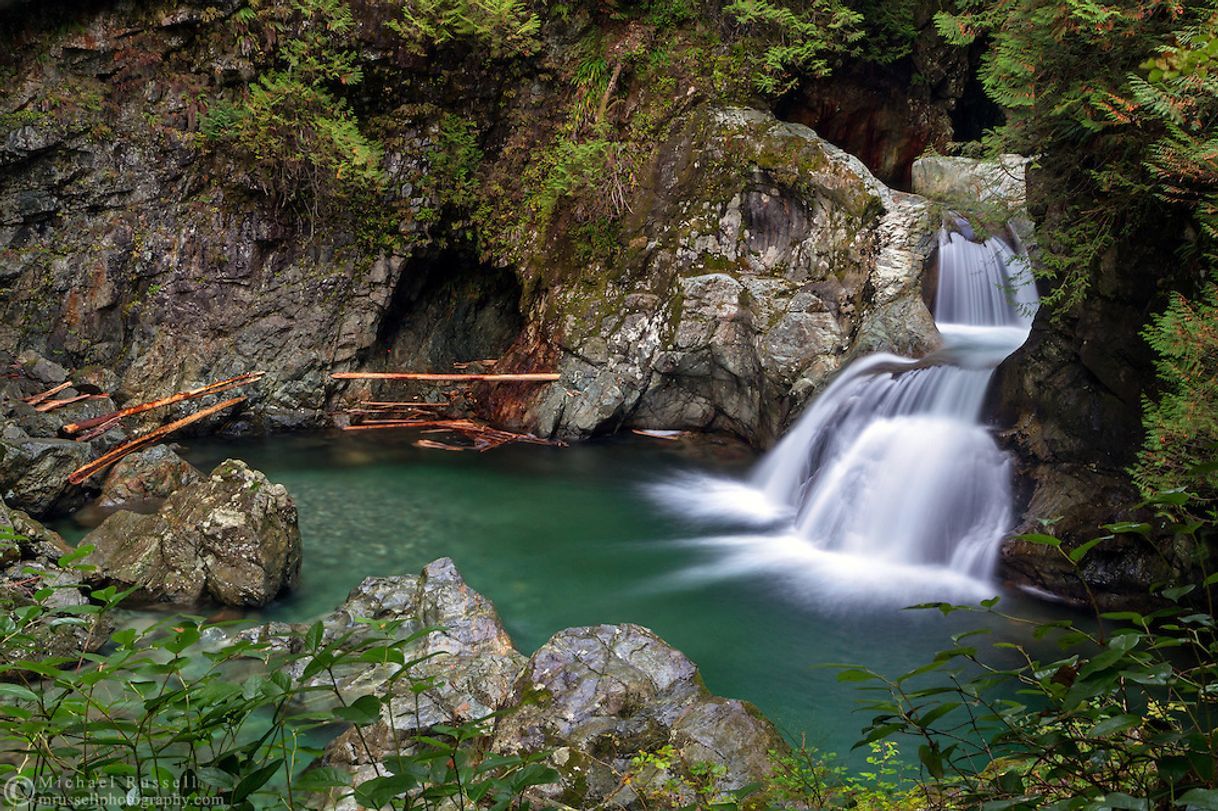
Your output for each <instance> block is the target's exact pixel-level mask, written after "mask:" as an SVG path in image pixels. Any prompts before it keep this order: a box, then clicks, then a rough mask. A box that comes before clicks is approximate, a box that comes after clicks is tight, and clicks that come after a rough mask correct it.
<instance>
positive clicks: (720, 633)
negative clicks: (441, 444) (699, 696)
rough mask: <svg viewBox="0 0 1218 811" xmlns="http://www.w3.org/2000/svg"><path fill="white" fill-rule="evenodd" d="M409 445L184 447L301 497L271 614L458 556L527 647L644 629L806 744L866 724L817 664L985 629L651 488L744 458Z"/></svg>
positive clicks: (891, 668) (894, 660) (834, 743)
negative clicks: (710, 524) (586, 629)
mask: <svg viewBox="0 0 1218 811" xmlns="http://www.w3.org/2000/svg"><path fill="white" fill-rule="evenodd" d="M414 439H415V437H414V436H411V435H409V434H406V433H398V432H391V431H379V432H368V433H365V434H361V435H353V434H350V433H348V434H341V433H331V434H316V435H294V436H274V437H269V438H263V439H240V440H231V441H218V440H206V441H203V440H197V441H192V442H191V443H190V444H189V446H188V447H187V448H186V450H185V454H186V456H187V457H188V458H189V459H190V460H191V461H192V462H194V463H195V464H197V465H199V466H200V467H202V468H204V469H210V467H211V466H212V465H214V464H216V463H217V462H219V461H221V460H222V459H224V458H226V457H229V456H233V457H239V458H242V459H244V460H246V461H247V462H249V464H251V465H252V466H254V467H256V468H258V469H260V470H263V471H264V472H265V473H266V474H267V475H268V476H270V477H271V479H272V480H274V481H278V482H282V483H283V484H284V485H286V486H287V488H288V489H289V491H290V492H291V493H292V495H293V496H294V497H295V499H296V503H297V505H298V508H299V512H300V529H301V533H302V536H303V541H304V568H303V576H302V579H301V583H300V587H299V589H298V590H297V591H296V592H295V593H293V594H292V595H290V596H289V597H287V598H285V599H283V600H281V601H279V602H277V603H275V604H274V605H272V606H270V607H269V608H268V609H266V610H265V611H263V612H262V613H261V614H260V615H259V616H261V617H265V618H275V619H283V620H292V621H299V620H307V619H310V618H313V617H316V616H318V615H320V614H322V613H324V612H326V611H329V610H331V609H332V608H334V607H335V606H336V605H337V604H339V603H340V602H341V601H342V600H343V599H344V597H345V596H346V594H347V592H348V591H349V590H350V589H351V588H352V587H353V586H355V585H356V584H357V583H359V582H360V580H362V579H363V578H365V577H368V576H371V575H391V574H411V573H415V572H417V571H418V570H419V569H420V568H421V567H422V566H423V565H424V564H426V563H427V562H429V561H431V560H433V559H435V558H437V557H441V556H449V557H451V558H453V559H454V560H455V561H456V563H457V565H458V567H459V568H460V569H461V571H462V572H463V573H464V574H465V577H466V579H467V580H468V581H469V583H470V584H471V585H472V586H473V587H474V588H476V589H477V590H479V591H480V592H482V593H483V594H485V595H487V596H488V597H489V598H490V599H491V600H493V601H494V603H495V605H496V606H497V607H498V610H499V613H500V615H501V617H502V618H503V621H504V623H505V625H506V627H507V629H508V630H509V632H510V633H511V635H512V638H513V639H514V640H515V642H516V645H517V647H518V648H520V649H521V650H522V651H524V652H526V653H527V652H531V651H532V650H534V649H535V648H537V647H538V646H539V645H541V644H542V643H543V642H545V640H546V639H547V638H548V637H549V636H550V635H551V634H553V633H554V632H556V631H558V630H560V629H562V628H565V627H568V626H576V625H588V624H596V623H619V622H635V623H639V624H642V625H645V626H647V627H649V628H651V629H653V630H654V631H655V632H656V633H658V634H659V635H660V636H662V637H663V638H664V639H666V640H667V641H668V642H669V643H671V644H672V645H674V646H676V647H677V648H679V649H681V650H682V651H684V652H685V653H686V654H688V655H689V656H690V658H692V659H693V660H694V661H695V662H697V663H698V664H699V666H700V667H701V669H702V673H703V677H704V679H705V681H706V684H707V686H708V687H709V688H710V689H711V690H712V691H714V692H716V693H719V694H721V695H726V696H732V697H738V698H745V699H748V700H750V701H752V702H754V703H756V704H757V705H758V706H759V707H760V708H761V709H762V710H763V711H764V712H765V713H766V714H767V715H768V716H769V717H770V718H771V719H773V720H774V722H775V723H776V724H778V726H779V727H780V728H781V729H782V730H783V731H784V732H785V733H786V734H787V735H788V736H789V737H790V738H791V739H792V740H794V741H798V740H799V739H800V738H801V737H806V739H807V742H808V744H809V745H811V746H815V747H817V748H819V749H821V750H823V751H830V752H838V753H842V754H845V753H847V752H848V751H849V750H850V747H851V746H852V745H853V744H854V742H855V741H856V740H857V739H858V733H859V730H860V729H861V728H862V726H863V725H864V723H865V722H866V716H865V715H863V714H861V713H859V712H857V711H856V706H857V702H858V700H859V699H860V698H861V694H860V693H859V692H858V691H857V689H856V688H855V687H854V686H852V685H850V684H842V683H839V682H838V681H837V680H836V676H835V672H834V671H833V670H832V669H826V668H823V667H818V666H819V665H823V664H826V663H839V662H850V663H859V664H863V665H866V666H869V667H872V668H876V669H879V670H881V671H885V672H888V673H893V674H895V673H897V672H902V671H905V670H908V669H912V668H913V667H916V666H917V665H919V664H922V663H924V662H926V661H928V660H929V658H930V657H931V655H932V654H933V653H934V652H935V651H937V650H940V649H942V648H945V647H948V646H949V640H948V636H949V634H951V633H954V632H956V631H959V630H961V628H962V627H963V626H962V623H963V622H967V621H973V622H976V621H977V620H975V619H973V620H968V619H967V618H963V617H960V616H952V617H949V618H944V617H942V616H941V615H939V613H938V612H933V611H931V612H928V611H903V610H901V607H900V606H901V603H900V602H899V601H895V602H894V600H893V599H880V598H879V595H877V594H875V593H874V590H873V588H872V586H869V585H866V584H863V585H861V586H860V587H859V588H858V590H857V591H856V592H855V593H851V587H850V583H849V582H846V583H841V582H837V583H834V584H828V583H826V584H824V585H825V588H823V589H822V588H820V587H818V585H817V583H816V579H815V577H812V578H801V577H799V576H797V575H798V572H796V571H790V570H789V571H775V570H773V569H767V568H764V567H763V568H751V567H748V566H737V565H736V564H734V563H733V562H732V561H733V558H730V557H729V558H725V557H724V553H723V550H722V548H721V546H722V544H720V543H718V542H715V541H711V542H709V543H708V542H705V541H704V540H703V539H705V538H707V537H713V536H715V532H713V531H709V530H708V529H707V528H705V527H694V526H691V525H687V524H685V523H683V522H682V520H681V519H680V518H678V517H675V516H673V515H671V514H669V513H667V512H666V511H664V510H663V509H661V508H660V507H659V506H657V504H656V502H655V500H654V499H653V498H652V496H651V495H650V492H649V488H650V487H652V486H653V485H655V484H657V483H661V482H665V481H671V480H672V478H673V477H674V476H679V475H680V474H682V473H683V472H687V471H695V470H696V471H707V470H711V471H718V472H721V473H723V474H724V475H727V476H732V475H743V473H744V471H746V470H747V469H748V467H749V466H750V465H751V464H752V462H753V461H754V459H753V458H752V457H751V455H750V454H748V453H745V452H742V451H740V450H739V449H736V450H734V451H731V452H729V451H726V450H718V451H708V450H706V449H705V448H703V449H701V450H698V451H693V452H691V451H690V450H689V449H688V448H686V447H685V446H684V444H683V443H676V442H672V443H670V442H662V441H658V440H651V439H638V440H631V441H620V440H618V441H612V442H605V443H591V444H586V445H580V446H574V447H569V448H549V447H538V446H525V445H521V446H508V447H503V448H500V449H497V450H495V451H491V452H488V453H483V454H479V453H474V452H467V453H448V452H443V451H436V450H423V449H418V448H415V447H413V445H412V442H413V440H414ZM706 497H708V498H714V497H715V494H714V493H707V494H706ZM758 542H759V543H763V542H764V541H758ZM830 585H832V588H829V586H830ZM1009 599H1016V598H1013V597H1011V598H1009ZM1020 607H1021V608H1022V609H1024V610H1027V611H1034V612H1038V613H1040V614H1042V615H1043V614H1044V612H1045V611H1046V609H1045V608H1044V607H1042V606H1036V605H1028V604H1021V606H1020ZM997 630H998V631H999V634H1000V635H1002V636H1004V637H1007V638H1009V637H1010V636H1012V635H1014V634H1015V633H1017V631H1016V629H1015V628H1006V627H1003V628H999V629H997Z"/></svg>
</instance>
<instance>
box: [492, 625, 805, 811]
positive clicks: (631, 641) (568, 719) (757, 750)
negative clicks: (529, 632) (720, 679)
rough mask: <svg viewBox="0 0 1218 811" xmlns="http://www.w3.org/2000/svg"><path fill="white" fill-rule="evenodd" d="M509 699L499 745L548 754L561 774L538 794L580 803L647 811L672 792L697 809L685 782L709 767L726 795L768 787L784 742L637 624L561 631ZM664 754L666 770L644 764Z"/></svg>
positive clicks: (662, 760) (501, 748) (498, 747)
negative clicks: (772, 755)
mask: <svg viewBox="0 0 1218 811" xmlns="http://www.w3.org/2000/svg"><path fill="white" fill-rule="evenodd" d="M513 703H514V704H515V705H516V708H515V709H514V710H513V711H512V712H510V713H507V714H505V715H504V716H503V717H502V718H501V719H500V721H499V723H498V724H497V726H496V727H495V732H494V735H493V736H492V738H491V748H492V749H493V750H494V751H496V752H501V753H504V754H523V753H529V752H541V751H548V752H550V753H551V754H550V759H549V762H550V765H552V766H553V767H554V768H555V769H556V770H557V771H558V772H559V774H560V775H561V776H562V779H561V782H560V783H558V784H556V785H553V786H549V787H542V788H541V789H539V795H540V796H541V797H542V798H544V800H545V801H546V802H561V803H563V804H565V805H570V806H574V807H576V808H590V807H612V808H635V807H645V806H646V799H647V797H646V794H647V792H649V791H656V792H657V793H663V792H664V790H665V789H666V790H671V791H675V792H676V794H677V798H678V799H681V800H684V801H685V802H689V803H692V802H694V801H695V800H696V798H695V797H694V796H693V795H692V792H691V791H690V789H689V786H690V785H692V781H690V779H689V778H690V777H691V775H692V774H693V773H694V771H696V770H703V771H704V773H705V767H708V766H709V767H711V769H713V770H714V771H715V772H716V773H717V775H718V776H717V778H716V782H715V786H714V790H715V791H716V792H720V793H723V794H726V793H728V792H730V791H733V790H736V789H739V788H742V787H744V786H745V785H748V784H750V783H755V782H758V781H760V780H763V779H764V778H765V777H766V776H767V775H768V774H769V772H770V769H771V763H770V760H769V752H771V751H774V750H779V751H781V750H783V749H785V746H786V744H785V743H784V742H783V741H782V738H781V737H780V736H779V735H778V733H777V732H776V731H775V729H774V727H773V726H772V725H771V724H770V722H769V721H767V720H766V719H765V718H764V717H762V716H761V715H760V713H758V712H757V710H756V709H755V708H753V707H752V706H751V705H749V704H747V703H745V702H742V701H735V700H729V699H724V698H718V697H715V696H712V695H711V694H710V692H709V691H708V690H707V689H706V687H705V686H704V685H703V684H702V679H701V677H700V676H699V674H698V668H697V666H695V665H694V663H693V662H691V661H690V660H689V659H688V658H686V656H685V655H684V654H682V653H681V652H680V651H678V650H676V649H675V648H673V647H671V646H670V645H668V644H667V643H665V642H664V641H663V640H662V639H660V638H659V637H658V636H656V635H655V634H654V633H652V632H651V631H649V630H648V629H646V628H642V627H640V626H638V625H597V626H593V627H588V628H569V629H567V630H565V631H560V632H559V633H557V634H555V635H554V636H553V637H552V638H551V639H550V641H549V642H547V643H546V644H545V645H543V646H542V647H541V648H540V649H538V651H537V652H536V653H535V654H533V656H532V658H530V659H529V663H528V666H527V667H526V668H525V670H524V672H523V673H522V674H521V676H520V679H519V681H518V683H517V688H516V695H515V696H514V700H513ZM661 752H662V753H664V754H663V755H662V756H660V757H658V758H657V759H656V761H655V762H656V763H659V764H660V765H659V767H658V768H657V767H656V766H655V765H654V764H653V765H652V766H649V767H640V766H639V764H638V761H637V760H636V758H637V756H638V755H639V754H652V755H655V754H657V753H661ZM626 775H633V776H632V777H631V779H629V780H623V778H624V777H625V776H626ZM683 792H684V793H687V794H688V795H689V796H681V795H682V793H683ZM641 794H642V795H643V799H642V800H641V799H640V795H641Z"/></svg>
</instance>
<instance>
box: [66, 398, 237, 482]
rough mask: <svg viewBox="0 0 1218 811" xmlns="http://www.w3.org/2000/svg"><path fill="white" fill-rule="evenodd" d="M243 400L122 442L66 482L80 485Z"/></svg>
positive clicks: (76, 471) (226, 402)
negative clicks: (132, 454)
mask: <svg viewBox="0 0 1218 811" xmlns="http://www.w3.org/2000/svg"><path fill="white" fill-rule="evenodd" d="M244 400H245V398H244V397H234V398H233V399H231V400H225V401H224V402H222V403H216V404H215V405H214V406H208V407H207V408H204V409H203V410H201V411H196V412H195V413H193V414H191V415H190V416H189V417H183V418H182V419H180V420H174V421H173V422H171V423H169V424H168V425H162V426H161V427H160V428H154V429H152V430H151V431H149V432H148V433H146V434H144V435H143V436H139V437H136V438H135V439H132V440H130V441H129V442H124V443H123V444H122V445H119V446H118V447H117V448H115V449H114V450H112V451H110V452H109V453H106V454H103V455H101V456H99V457H98V458H96V459H94V460H93V461H92V462H90V463H89V464H87V465H83V466H81V467H79V468H77V469H76V470H74V471H72V474H71V475H70V476H68V481H69V482H71V483H72V484H81V483H82V482H84V481H86V480H87V479H89V477H91V476H93V475H94V474H96V473H100V472H101V471H103V470H105V469H106V468H108V467H110V465H112V464H114V463H115V462H117V461H118V460H119V459H122V458H123V457H124V456H126V455H127V454H129V453H133V452H134V451H138V450H139V449H140V448H144V447H147V446H148V445H152V444H154V443H156V442H159V441H160V440H161V439H163V438H164V437H166V436H168V435H169V434H172V433H173V432H174V431H176V430H178V429H179V428H185V427H186V426H187V425H190V424H191V423H195V422H198V421H199V420H201V419H203V418H204V417H209V416H211V415H212V414H215V413H216V412H217V411H223V410H224V409H226V408H231V407H232V406H235V405H236V404H237V403H240V402H244Z"/></svg>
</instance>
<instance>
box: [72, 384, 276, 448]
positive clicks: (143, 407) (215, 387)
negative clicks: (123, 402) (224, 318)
mask: <svg viewBox="0 0 1218 811" xmlns="http://www.w3.org/2000/svg"><path fill="white" fill-rule="evenodd" d="M265 374H266V372H246V373H245V374H243V375H237V376H236V377H230V378H229V379H227V380H219V381H217V382H215V383H208V384H207V385H206V386H200V387H199V388H197V389H190V390H189V391H180V392H178V393H177V394H171V395H169V396H168V397H162V398H160V399H159V400H149V401H148V402H146V403H140V404H139V405H133V406H128V407H127V408H120V409H119V410H118V411H112V412H110V413H109V414H102V415H100V416H97V417H92V418H90V419H87V420H81V421H80V422H73V423H68V424H67V425H65V426H64V427H63V428H60V429H59V431H60V433H61V434H63V435H65V436H71V435H72V434H76V433H80V432H81V431H87V430H89V429H90V428H95V427H97V426H99V425H101V424H102V423H104V422H107V421H109V420H111V419H113V418H115V417H118V418H120V419H121V418H123V417H131V416H134V415H136V414H143V413H144V412H145V411H151V410H153V409H154V408H163V407H165V406H168V405H173V404H174V403H180V402H182V401H184V400H193V399H195V398H196V397H205V396H207V395H209V394H219V393H220V392H222V391H228V390H229V389H232V388H236V387H237V386H245V385H247V384H249V383H257V382H258V381H259V380H261V379H262V377H263V375H265Z"/></svg>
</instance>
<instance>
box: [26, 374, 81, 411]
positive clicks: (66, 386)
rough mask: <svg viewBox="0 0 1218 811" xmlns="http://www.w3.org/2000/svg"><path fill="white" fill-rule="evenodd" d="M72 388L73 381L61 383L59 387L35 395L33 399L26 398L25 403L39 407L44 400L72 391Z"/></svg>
mask: <svg viewBox="0 0 1218 811" xmlns="http://www.w3.org/2000/svg"><path fill="white" fill-rule="evenodd" d="M70 388H72V381H71V380H67V381H64V382H63V383H60V384H59V385H58V386H55V387H53V388H49V389H47V390H46V391H43V392H39V393H38V394H35V395H34V396H33V397H26V398H25V403H26V404H27V405H38V404H39V403H41V402H42V401H43V400H45V399H47V398H48V397H54V396H55V395H56V394H59V392H61V391H63V390H64V389H70Z"/></svg>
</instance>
